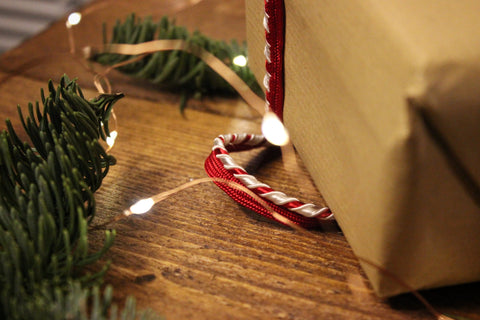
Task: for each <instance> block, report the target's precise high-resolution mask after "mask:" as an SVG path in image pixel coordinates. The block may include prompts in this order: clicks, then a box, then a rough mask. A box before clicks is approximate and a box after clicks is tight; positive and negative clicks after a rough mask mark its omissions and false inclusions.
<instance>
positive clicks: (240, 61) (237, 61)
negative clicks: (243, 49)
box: [232, 55, 247, 67]
mask: <svg viewBox="0 0 480 320" xmlns="http://www.w3.org/2000/svg"><path fill="white" fill-rule="evenodd" d="M232 62H233V64H234V65H237V66H239V67H245V66H246V65H247V58H246V57H245V56H244V55H238V56H236V57H235V58H233V61H232Z"/></svg>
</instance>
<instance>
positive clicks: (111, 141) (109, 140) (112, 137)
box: [105, 131, 118, 148]
mask: <svg viewBox="0 0 480 320" xmlns="http://www.w3.org/2000/svg"><path fill="white" fill-rule="evenodd" d="M117 135H118V132H117V131H112V132H110V136H108V137H107V139H106V140H105V141H106V142H107V145H108V146H109V147H110V148H111V147H113V145H114V144H115V139H117Z"/></svg>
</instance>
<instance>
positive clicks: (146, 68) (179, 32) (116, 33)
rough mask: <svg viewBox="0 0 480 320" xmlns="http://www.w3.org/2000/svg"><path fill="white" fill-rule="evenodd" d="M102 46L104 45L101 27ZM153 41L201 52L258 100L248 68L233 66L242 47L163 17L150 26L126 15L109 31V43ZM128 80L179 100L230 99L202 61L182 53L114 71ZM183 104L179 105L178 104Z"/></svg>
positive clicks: (105, 60)
mask: <svg viewBox="0 0 480 320" xmlns="http://www.w3.org/2000/svg"><path fill="white" fill-rule="evenodd" d="M103 34H104V43H107V42H108V41H107V39H106V36H105V34H106V31H105V25H104V32H103ZM156 39H181V40H185V41H187V42H189V43H191V44H194V45H196V46H198V47H201V48H204V49H206V50H207V51H209V52H210V53H212V54H213V55H215V56H216V57H217V58H219V59H220V60H222V61H224V62H225V63H226V64H227V65H228V66H229V67H230V68H231V69H232V70H233V71H235V72H236V73H237V75H238V76H239V77H240V78H242V80H244V81H245V83H246V84H247V85H248V86H249V87H250V88H251V89H252V90H253V91H254V92H255V93H256V94H257V95H259V96H262V97H263V91H262V89H261V88H260V86H259V85H258V82H257V81H256V79H255V76H254V75H253V73H252V72H251V70H250V69H249V68H248V67H242V66H238V65H235V64H234V63H233V58H235V57H236V56H238V55H243V56H245V57H246V56H247V48H246V45H245V43H244V44H242V45H240V44H238V43H237V42H236V41H234V40H232V41H231V43H230V44H228V43H226V42H225V41H218V40H213V39H210V38H208V37H207V36H205V35H203V34H201V33H200V32H198V31H195V32H193V33H189V32H188V30H187V29H186V28H185V27H183V26H177V25H175V22H174V21H173V20H169V19H168V18H167V17H166V16H164V17H163V18H162V19H161V20H160V21H159V22H157V23H154V22H153V21H152V19H151V18H150V17H147V18H145V19H144V20H141V19H140V18H137V17H136V16H135V14H131V15H129V16H128V17H127V18H126V20H125V21H124V22H123V23H122V22H120V21H117V23H116V25H115V26H114V28H113V34H112V39H111V41H110V43H115V44H119V43H127V44H137V43H142V42H147V41H152V40H156ZM132 58H133V56H126V55H119V54H113V53H100V54H96V55H94V56H93V57H92V59H93V60H94V61H96V62H98V63H101V64H104V65H110V66H111V65H114V64H117V63H120V62H123V61H126V60H129V59H132ZM118 69H119V70H120V71H121V72H123V73H126V74H128V75H130V76H133V77H137V78H142V79H148V80H149V81H151V82H153V83H155V84H157V85H158V86H159V87H160V88H162V89H168V90H173V91H179V92H181V93H182V99H183V100H185V99H186V97H187V96H188V97H192V96H193V97H195V98H201V97H202V96H204V95H213V94H216V95H218V94H221V95H233V94H236V92H235V90H234V89H233V88H232V87H231V86H230V85H229V84H228V83H227V82H226V81H225V80H224V79H223V78H221V77H220V76H219V75H218V74H217V73H216V72H214V71H213V70H212V69H210V67H208V66H207V65H206V64H205V63H204V62H203V61H201V60H200V59H199V58H197V57H196V56H194V55H192V54H190V53H188V52H186V51H179V50H173V51H159V52H155V53H153V54H151V55H148V56H146V57H144V58H143V59H140V60H138V61H135V62H132V63H130V64H127V65H125V66H122V67H119V68H118ZM182 104H183V103H182Z"/></svg>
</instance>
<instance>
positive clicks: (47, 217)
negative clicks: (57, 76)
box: [0, 76, 123, 319]
mask: <svg viewBox="0 0 480 320" xmlns="http://www.w3.org/2000/svg"><path fill="white" fill-rule="evenodd" d="M122 96H123V95H121V94H108V95H107V94H104V95H100V96H99V97H98V98H95V99H93V100H91V101H88V100H86V99H85V98H84V96H83V93H82V91H81V89H80V88H79V87H78V85H77V84H76V82H75V81H71V80H69V79H68V77H66V76H64V77H62V79H61V81H60V84H59V86H58V87H57V88H55V87H54V85H53V83H52V82H51V81H50V82H49V84H48V93H47V94H45V93H44V91H43V90H42V91H41V104H40V103H38V102H37V103H35V105H33V104H31V103H30V104H29V105H28V115H24V113H23V112H22V110H21V108H20V107H18V113H19V118H20V121H21V123H22V125H23V128H24V131H25V133H26V134H27V135H28V137H29V140H30V142H25V141H22V140H21V139H20V137H19V136H18V135H17V133H16V131H15V130H14V128H13V125H12V123H11V122H10V121H9V120H7V121H6V124H7V129H6V130H4V131H2V132H1V133H0V318H2V319H46V318H53V319H64V318H67V317H66V316H65V312H70V310H76V309H75V308H73V307H72V306H71V305H70V304H74V303H79V301H80V300H82V299H83V300H82V301H85V299H86V298H87V297H89V296H90V294H89V292H92V290H93V292H96V291H95V290H97V289H94V288H95V286H96V285H97V284H98V283H99V282H100V281H101V280H102V278H103V275H104V273H105V272H106V270H107V269H108V263H106V264H104V265H103V267H101V269H100V270H99V271H97V272H93V273H85V272H84V268H85V267H86V266H88V265H91V264H93V263H95V262H96V261H98V260H99V259H100V258H101V257H102V256H103V255H104V254H105V252H106V251H107V250H108V248H109V247H110V246H111V245H112V243H113V240H114V236H115V232H114V231H112V232H111V231H107V232H106V234H105V242H104V245H103V248H102V249H100V250H99V251H97V252H91V250H90V249H89V245H88V223H89V222H90V221H91V220H92V218H93V217H94V215H95V199H94V196H93V194H94V192H95V191H96V190H97V189H98V188H99V187H100V185H101V183H102V180H103V178H104V177H105V175H106V174H107V172H108V170H109V167H110V166H111V165H113V164H115V158H114V157H113V156H111V155H108V154H107V153H106V152H105V150H104V149H103V147H102V146H101V144H100V143H99V139H105V138H106V137H107V136H108V135H109V131H108V120H109V117H110V113H111V109H112V107H113V104H114V103H115V102H116V101H117V100H118V99H120V98H121V97H122ZM79 288H81V289H79ZM79 290H80V291H79ZM85 290H86V291H85ZM93 299H94V300H95V299H97V300H98V294H97V296H95V294H94V297H93ZM67 302H68V303H67ZM69 303H70V304H69ZM101 305H102V306H103V307H102V308H106V307H108V306H107V304H105V303H102V304H101ZM72 308H73V309H72ZM77 308H78V306H77ZM87 309H90V307H89V308H87ZM87 309H85V310H87ZM79 310H80V309H79ZM85 310H84V311H85ZM93 310H95V309H93ZM83 315H84V316H82V317H77V316H75V317H74V318H75V319H77V318H78V319H87V316H88V312H86V311H85V312H84V313H83ZM104 315H105V312H104V313H103V316H104ZM92 319H103V318H101V317H92Z"/></svg>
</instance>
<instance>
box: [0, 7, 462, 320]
mask: <svg viewBox="0 0 480 320" xmlns="http://www.w3.org/2000/svg"><path fill="white" fill-rule="evenodd" d="M107 2H108V1H105V2H102V3H101V4H100V6H99V8H100V7H102V6H105V5H106V3H107ZM92 10H93V9H92V8H90V11H89V12H91V11H92ZM84 14H85V12H84ZM284 19H285V12H284V5H283V1H282V0H265V18H264V26H265V34H266V46H265V56H266V70H267V72H266V75H265V78H264V85H265V88H266V92H267V94H266V101H265V102H263V101H262V100H261V99H260V98H258V96H256V95H255V94H254V93H253V92H251V90H250V89H249V88H248V86H246V85H245V84H244V83H243V81H242V80H241V79H240V81H237V79H235V77H233V76H229V72H228V71H225V70H227V69H228V70H230V69H229V68H228V67H227V66H225V65H224V63H223V62H221V61H220V63H218V61H215V59H211V58H210V57H209V53H208V52H206V53H205V52H202V50H198V49H197V48H192V47H189V45H188V44H186V43H182V42H181V40H180V41H177V42H174V43H172V42H170V43H167V41H172V40H158V41H156V42H155V43H148V44H147V43H146V44H139V45H123V44H122V45H111V46H110V47H108V48H107V47H104V48H102V49H103V50H105V52H111V53H119V54H128V55H135V54H136V55H142V54H143V55H144V54H150V53H153V52H156V51H160V50H187V51H189V52H191V53H193V54H196V55H197V56H199V57H200V58H201V59H203V60H204V61H205V62H209V61H210V63H211V64H212V65H214V66H215V67H212V66H211V67H212V69H214V70H215V71H217V72H218V73H219V74H220V75H221V76H223V77H224V78H225V80H226V81H227V82H229V83H230V84H231V85H232V86H233V87H234V88H236V89H237V90H238V91H239V93H240V94H241V96H242V97H243V98H244V99H245V101H246V102H247V103H248V104H249V105H250V106H251V107H253V108H254V109H255V110H257V111H258V112H259V113H260V114H263V115H264V117H263V121H262V132H263V133H264V136H261V135H248V134H243V135H233V134H231V135H222V136H219V137H217V138H216V139H215V143H214V147H213V148H212V149H213V150H212V153H211V155H210V156H209V157H208V158H207V160H206V163H205V166H206V168H207V167H213V166H217V167H216V168H215V169H212V168H210V169H206V170H207V173H208V174H209V175H210V177H209V178H202V179H196V180H193V181H190V182H188V183H186V184H183V185H181V186H179V187H177V188H174V189H171V190H167V191H165V192H162V193H159V194H157V195H154V196H151V197H148V198H145V199H141V200H139V201H138V202H136V203H135V204H133V205H132V206H130V207H129V208H128V209H126V210H124V211H123V212H122V213H121V214H119V215H117V216H115V217H114V218H113V219H111V220H109V221H107V222H105V223H103V224H101V225H97V226H95V227H94V228H99V227H105V226H108V225H110V224H111V223H113V222H116V221H118V220H121V219H124V218H126V217H129V216H131V215H141V214H144V213H147V212H149V211H150V210H151V209H152V208H153V206H154V205H155V204H157V203H159V202H161V201H163V200H164V199H166V198H168V197H170V196H172V195H174V194H176V193H178V192H180V191H182V190H185V189H187V188H191V187H193V186H195V185H198V184H203V183H211V182H212V181H213V182H214V183H215V184H217V185H219V186H220V187H221V188H222V189H224V191H225V190H228V192H227V191H226V192H227V194H228V193H229V192H230V193H232V194H233V193H237V194H238V193H241V194H242V196H241V197H242V198H243V199H245V198H248V197H249V198H250V199H253V201H254V202H255V203H256V204H255V205H252V206H251V209H254V210H255V209H256V208H261V209H259V210H263V212H264V213H263V215H264V216H268V217H270V218H272V219H274V220H277V221H279V222H280V223H282V224H285V225H288V226H290V227H292V228H293V229H295V230H297V231H299V232H307V231H306V229H305V227H306V228H309V227H311V226H316V225H318V223H319V221H320V222H321V221H327V220H332V219H333V214H332V213H331V211H330V210H329V208H328V207H322V208H319V207H316V206H315V205H313V204H300V205H299V206H298V207H302V206H304V207H303V208H313V207H315V208H316V210H317V211H315V210H314V211H312V212H315V213H314V214H311V215H308V214H306V215H303V214H297V215H293V216H292V215H290V214H291V213H292V212H295V211H294V210H293V211H292V210H290V209H291V208H289V206H290V207H292V205H291V204H289V203H296V202H297V201H298V200H297V199H295V198H290V197H288V196H286V195H285V194H283V193H282V194H283V195H281V196H280V198H279V199H281V201H280V202H277V204H275V203H274V202H272V201H271V200H269V199H268V197H266V196H265V194H268V193H269V192H270V193H271V192H273V195H276V196H278V195H279V192H277V191H275V190H273V189H271V188H270V187H269V186H268V185H266V184H263V183H261V182H259V181H258V180H256V179H255V177H253V176H251V175H248V173H246V171H244V169H243V168H241V167H240V166H238V165H237V164H236V163H235V162H234V161H233V159H231V158H228V157H229V155H228V153H229V152H230V151H240V150H245V149H250V148H252V147H260V146H264V145H265V144H267V143H272V144H274V145H285V144H289V143H290V142H289V136H288V132H287V130H286V129H285V127H284V126H283V123H282V121H281V120H282V113H283V94H284V92H283V46H284V38H282V37H283V33H284V28H285V25H284ZM81 20H82V14H81V13H76V12H75V13H72V14H71V15H70V16H69V17H68V19H67V21H66V28H67V34H68V42H69V49H70V54H72V55H75V54H76V49H75V40H74V35H73V27H74V26H77V25H78V24H79V23H80V22H81ZM275 24H277V26H275ZM274 30H276V31H275V32H272V31H274ZM279 30H281V31H279ZM160 41H161V42H164V43H161V42H160ZM174 41H176V40H174ZM145 47H147V48H145ZM200 49H201V48H200ZM92 50H99V49H98V48H95V47H87V48H84V55H85V56H88V55H89V54H90V53H91V52H92ZM135 50H136V51H135ZM141 58H143V56H138V57H135V58H133V59H130V60H128V61H125V62H122V63H119V64H117V65H114V66H111V67H110V68H108V69H107V70H106V71H104V72H102V73H98V72H95V71H93V70H92V69H91V68H90V67H89V66H86V65H85V64H83V63H81V64H82V66H84V67H85V68H86V69H87V70H88V71H89V72H91V73H93V74H94V85H95V87H96V88H97V91H98V92H99V93H111V91H112V89H111V84H110V81H109V80H108V77H107V74H108V73H109V72H110V71H111V70H113V69H115V68H118V67H120V66H122V65H124V64H128V63H131V62H133V61H135V60H138V59H141ZM42 60H44V59H37V60H35V61H33V60H32V61H30V62H29V63H28V65H26V66H24V69H27V68H30V67H33V66H35V65H38V64H39V63H40V62H41V61H42ZM235 60H236V62H235V63H237V64H238V65H240V66H242V65H246V63H247V59H246V57H243V56H241V57H240V56H239V57H236V58H235ZM209 65H210V64H209ZM224 67H225V68H224ZM9 78H10V76H7V77H5V78H2V79H1V82H5V81H6V80H8V79H9ZM232 79H233V80H232ZM232 83H233V84H232ZM104 85H105V86H106V89H105V88H104V87H103V86H104ZM245 87H246V88H245ZM249 91H250V92H249ZM112 119H113V120H114V122H115V123H116V121H117V120H116V116H115V114H114V113H112ZM117 136H118V131H117V130H111V131H110V137H108V138H107V145H108V149H107V151H109V150H110V149H111V148H112V147H113V146H114V143H115V139H116V138H117ZM239 137H240V139H239ZM242 137H243V141H242V143H239V141H240V140H242ZM226 138H227V139H226ZM218 139H220V140H221V141H222V142H223V145H222V143H219V142H218ZM259 140H262V142H261V143H257V144H256V145H251V144H250V142H249V141H259ZM267 141H268V142H267ZM245 144H246V145H248V146H246V145H245ZM249 144H250V145H249ZM218 155H220V157H217V156H218ZM227 156H228V157H227ZM225 159H227V160H225ZM222 160H223V161H222ZM216 170H217V172H216V173H215V171H216ZM242 170H243V171H242ZM225 171H227V172H228V174H226V175H227V178H225V177H218V176H215V175H216V174H219V175H222V172H225ZM212 173H213V174H212ZM229 175H231V176H233V178H231V177H230V176H229ZM235 175H237V176H236V177H235ZM247 176H248V177H247ZM239 178H240V179H239ZM245 184H246V185H245ZM252 186H253V187H252ZM258 188H267V189H268V188H270V189H271V190H270V189H269V192H264V193H262V192H256V191H258V190H255V189H258ZM267 189H263V191H265V190H267ZM260 190H262V189H260ZM271 195H272V193H271ZM265 198H267V199H265ZM277 198H278V197H277ZM234 200H235V201H237V202H240V201H238V199H235V198H234ZM285 200H287V201H285ZM282 201H283V204H282ZM298 202H299V201H298ZM252 203H253V202H252ZM285 204H287V206H286V208H283V209H284V210H287V212H289V214H285V212H286V211H280V213H279V211H278V210H276V206H277V207H282V206H283V205H285ZM297 205H298V203H297ZM247 207H248V205H247ZM299 217H300V218H299ZM303 219H307V220H305V221H306V222H305V221H304V220H303ZM309 219H312V220H309ZM358 258H359V260H361V261H363V262H364V263H366V264H368V265H370V266H372V267H375V268H377V269H379V270H380V271H382V272H383V273H385V274H386V275H387V276H389V277H390V278H392V279H393V280H394V281H396V282H398V283H400V284H401V285H403V286H405V287H406V288H407V289H408V290H410V291H411V293H412V294H414V295H415V297H416V298H417V299H418V300H419V301H420V302H421V303H422V304H424V306H425V307H426V308H427V310H428V311H429V312H430V313H431V314H432V315H434V316H435V318H436V319H439V320H440V319H444V320H448V319H454V318H451V317H449V316H446V315H444V314H441V313H439V312H438V311H436V310H435V309H434V308H433V306H432V305H431V304H430V303H428V302H427V301H426V300H425V298H423V297H422V296H421V295H420V294H419V293H418V292H417V291H416V290H414V289H413V288H411V287H410V286H409V285H408V284H407V283H405V282H404V281H402V280H401V279H399V278H398V277H397V276H395V275H393V274H391V273H390V272H389V271H388V270H385V269H383V268H382V267H380V266H378V265H376V264H375V263H373V262H372V261H369V260H368V259H365V258H362V257H358Z"/></svg>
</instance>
